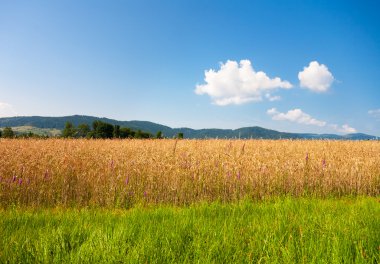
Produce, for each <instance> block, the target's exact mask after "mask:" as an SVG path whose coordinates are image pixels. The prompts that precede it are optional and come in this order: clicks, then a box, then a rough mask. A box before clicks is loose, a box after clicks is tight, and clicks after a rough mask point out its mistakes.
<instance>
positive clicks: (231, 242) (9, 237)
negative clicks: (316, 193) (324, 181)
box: [0, 197, 380, 263]
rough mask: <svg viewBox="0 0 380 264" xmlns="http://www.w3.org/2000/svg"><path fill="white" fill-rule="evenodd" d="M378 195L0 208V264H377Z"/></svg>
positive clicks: (379, 225) (379, 238)
mask: <svg viewBox="0 0 380 264" xmlns="http://www.w3.org/2000/svg"><path fill="white" fill-rule="evenodd" d="M379 247H380V203H379V199H378V198H369V197H360V198H342V199H314V198H299V199H294V198H283V199H276V200H272V201H266V202H255V203H252V202H250V201H247V200H246V201H242V202H239V203H234V204H221V203H212V204H206V203H205V204H196V205H192V206H189V207H182V208H178V207H172V206H161V207H158V206H156V207H151V208H150V207H143V206H140V207H135V208H132V209H130V210H111V209H109V210H107V209H41V210H38V209H37V210H36V209H35V210H32V209H17V208H16V209H7V210H3V211H0V263H103V262H104V263H379V262H380V258H379V253H380V248H379Z"/></svg>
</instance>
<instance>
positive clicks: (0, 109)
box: [0, 102, 17, 117]
mask: <svg viewBox="0 0 380 264" xmlns="http://www.w3.org/2000/svg"><path fill="white" fill-rule="evenodd" d="M15 115H17V112H16V111H15V110H14V109H13V106H12V105H11V104H8V103H2V102H0V117H11V116H15Z"/></svg>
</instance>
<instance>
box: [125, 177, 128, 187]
mask: <svg viewBox="0 0 380 264" xmlns="http://www.w3.org/2000/svg"><path fill="white" fill-rule="evenodd" d="M128 183H129V177H128V176H127V177H126V178H125V185H128Z"/></svg>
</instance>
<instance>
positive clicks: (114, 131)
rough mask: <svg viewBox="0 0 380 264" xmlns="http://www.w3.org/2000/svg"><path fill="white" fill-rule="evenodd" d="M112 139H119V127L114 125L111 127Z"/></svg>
mask: <svg viewBox="0 0 380 264" xmlns="http://www.w3.org/2000/svg"><path fill="white" fill-rule="evenodd" d="M113 137H114V138H120V126H119V125H114V127H113Z"/></svg>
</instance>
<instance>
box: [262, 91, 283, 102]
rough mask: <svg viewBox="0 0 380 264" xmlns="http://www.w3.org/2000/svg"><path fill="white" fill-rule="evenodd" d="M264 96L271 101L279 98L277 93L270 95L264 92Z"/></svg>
mask: <svg viewBox="0 0 380 264" xmlns="http://www.w3.org/2000/svg"><path fill="white" fill-rule="evenodd" d="M265 98H267V99H268V100H269V101H271V102H274V101H279V100H281V96H279V95H275V96H272V95H271V94H269V93H267V94H265Z"/></svg>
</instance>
